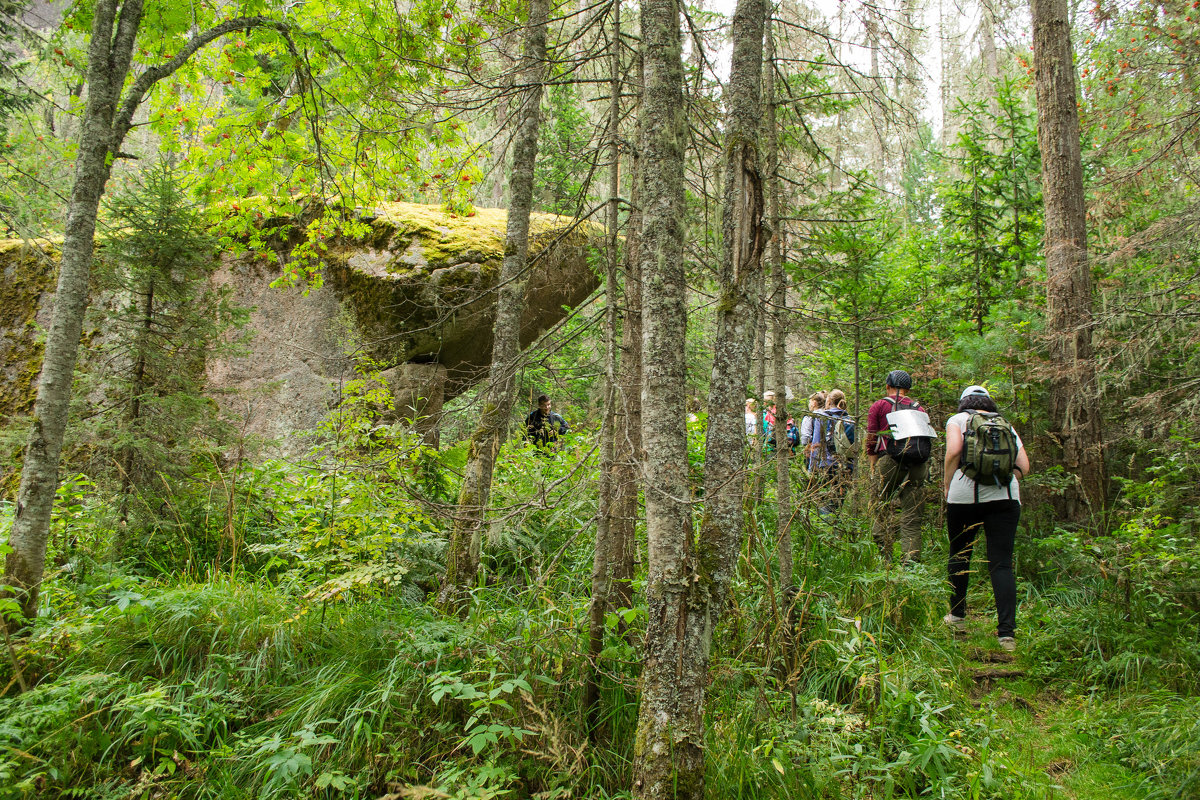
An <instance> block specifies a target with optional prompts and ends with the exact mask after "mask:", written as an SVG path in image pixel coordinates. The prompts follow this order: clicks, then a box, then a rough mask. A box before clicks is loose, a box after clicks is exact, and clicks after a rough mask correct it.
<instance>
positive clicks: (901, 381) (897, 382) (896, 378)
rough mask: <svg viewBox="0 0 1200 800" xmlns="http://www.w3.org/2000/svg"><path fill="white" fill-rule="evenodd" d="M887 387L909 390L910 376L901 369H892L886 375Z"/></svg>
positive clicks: (910, 384) (910, 386) (910, 385)
mask: <svg viewBox="0 0 1200 800" xmlns="http://www.w3.org/2000/svg"><path fill="white" fill-rule="evenodd" d="M887 385H888V386H891V387H893V388H895V389H911V388H912V375H909V374H908V373H907V372H905V371H904V370H902V369H894V370H892V371H891V372H889V373H888V376H887Z"/></svg>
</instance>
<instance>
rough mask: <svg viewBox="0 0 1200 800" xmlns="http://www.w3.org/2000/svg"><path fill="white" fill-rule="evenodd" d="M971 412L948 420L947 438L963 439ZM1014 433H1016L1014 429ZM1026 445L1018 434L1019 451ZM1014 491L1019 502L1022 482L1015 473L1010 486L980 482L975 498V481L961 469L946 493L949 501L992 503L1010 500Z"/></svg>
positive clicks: (961, 413)
mask: <svg viewBox="0 0 1200 800" xmlns="http://www.w3.org/2000/svg"><path fill="white" fill-rule="evenodd" d="M970 416H971V415H970V414H968V413H967V412H966V411H960V412H959V413H957V414H955V415H954V416H953V417H951V418H950V419H948V420H946V440H947V441H949V439H950V437H951V436H957V437H958V438H959V440H960V441H961V440H962V438H963V434H964V433H966V430H967V420H968V419H970ZM1013 433H1016V431H1015V430H1014V431H1013ZM1024 447H1025V445H1023V444H1022V443H1021V436H1020V434H1017V452H1020V451H1021V450H1022V449H1023V448H1024ZM1010 490H1011V491H1012V498H1011V499H1013V500H1016V501H1017V502H1020V500H1021V484H1020V483H1019V482H1018V481H1017V476H1016V474H1015V473H1014V474H1013V476H1012V477H1011V478H1009V481H1008V486H1007V487H1005V486H996V485H995V484H987V483H981V484H979V500H978V501H977V500H976V499H975V481H974V480H973V479H971V478H968V477H967V476H966V475H964V474H963V471H962V470H961V469H956V470H955V471H954V477H953V478H951V479H950V491H949V492H947V493H946V502H947V503H966V504H970V503H975V502H979V503H990V502H992V501H994V500H1008V499H1010V498H1009V496H1008V493H1009V491H1010Z"/></svg>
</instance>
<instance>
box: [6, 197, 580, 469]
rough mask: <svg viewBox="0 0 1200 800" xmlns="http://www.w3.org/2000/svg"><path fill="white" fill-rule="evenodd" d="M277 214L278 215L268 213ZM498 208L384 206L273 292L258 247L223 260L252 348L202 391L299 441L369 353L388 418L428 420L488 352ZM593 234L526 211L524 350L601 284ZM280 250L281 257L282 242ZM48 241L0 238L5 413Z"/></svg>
mask: <svg viewBox="0 0 1200 800" xmlns="http://www.w3.org/2000/svg"><path fill="white" fill-rule="evenodd" d="M272 222H273V223H278V222H280V220H273V221H272ZM505 222H506V213H505V211H504V210H502V209H477V210H476V212H475V214H474V216H471V217H465V218H464V217H458V218H454V217H451V216H450V215H448V214H446V213H445V212H443V211H442V210H441V209H440V208H439V207H435V206H425V205H418V204H411V203H393V204H386V205H383V206H381V207H379V208H377V209H376V210H375V212H374V215H373V216H372V217H370V218H369V219H368V220H367V224H366V227H365V231H364V233H363V234H362V235H358V236H354V237H346V238H341V239H337V240H333V241H330V242H328V243H327V245H326V246H327V249H326V250H325V252H324V254H323V259H322V261H323V265H322V266H323V271H324V276H325V283H324V285H323V286H322V287H320V288H317V289H311V290H308V291H305V290H302V289H299V288H291V289H275V288H271V287H270V283H271V282H272V281H273V280H274V279H275V278H277V277H278V273H277V272H275V271H274V270H272V269H266V268H264V267H263V263H264V262H262V261H261V260H258V259H255V258H253V257H249V256H244V257H233V256H230V255H223V256H222V263H221V267H220V268H219V269H218V271H217V273H216V275H215V276H214V280H215V281H216V282H217V283H218V284H220V285H223V286H225V287H227V288H228V289H229V290H230V291H231V293H232V298H231V299H232V301H233V302H234V303H236V304H237V305H240V306H243V307H247V308H251V309H253V310H252V312H251V315H250V321H249V324H248V328H249V332H250V334H251V339H250V342H249V344H248V351H247V352H246V353H245V354H243V355H239V356H237V357H227V358H223V359H220V360H217V361H213V362H211V363H210V364H209V365H208V368H207V372H208V375H207V380H208V388H209V390H210V391H211V392H212V393H213V395H214V396H215V397H216V398H217V400H218V402H220V404H221V405H222V407H223V408H224V409H225V411H227V412H229V413H230V415H231V416H233V417H235V418H237V419H240V420H242V421H243V422H244V424H243V430H244V432H245V433H247V434H251V435H258V436H262V437H265V438H269V439H272V440H275V441H278V442H283V443H285V444H284V448H283V449H284V450H290V451H294V450H296V449H299V448H301V447H303V446H304V442H303V440H302V439H298V438H297V437H295V433H296V432H297V431H303V430H311V429H312V428H314V427H315V426H316V425H317V423H318V422H319V421H320V420H321V419H322V418H323V417H324V416H325V415H326V414H327V413H328V411H329V410H330V408H332V407H335V406H336V405H337V404H338V403H339V402H340V395H341V393H342V391H344V389H345V384H346V382H347V381H349V380H352V379H353V378H354V377H356V375H355V364H356V363H358V362H360V361H361V360H362V359H363V357H369V358H370V359H371V360H372V362H373V363H374V365H375V366H376V367H377V368H378V369H379V370H380V371H381V376H382V377H383V378H384V380H386V381H387V382H388V384H389V386H390V388H391V389H392V393H393V396H394V397H395V401H396V402H395V409H394V411H393V412H392V414H393V418H394V419H396V420H404V419H414V418H420V417H424V418H426V420H425V421H424V422H418V428H419V429H421V430H424V431H426V432H427V433H428V438H429V439H431V440H433V439H435V438H436V432H435V428H434V427H433V425H434V423H435V421H436V417H437V415H438V413H439V412H440V410H441V407H442V403H443V402H444V401H445V400H448V399H451V398H453V397H455V396H457V395H458V394H460V393H462V392H463V391H464V390H466V389H467V388H469V387H470V386H471V385H472V384H473V383H475V382H476V381H478V380H479V379H480V378H481V377H483V376H484V375H485V374H486V371H487V368H488V365H489V363H490V360H491V349H492V323H493V320H494V317H495V288H496V287H495V281H496V276H497V275H498V274H499V272H500V263H501V260H502V259H503V256H504V229H505ZM597 233H598V231H597V230H594V229H592V228H590V227H587V226H586V225H582V226H581V225H573V224H572V221H571V220H568V219H565V218H561V217H555V216H551V215H546V214H535V215H534V219H533V220H532V230H531V236H530V243H531V249H530V258H531V266H530V271H529V279H528V284H527V291H526V312H525V316H524V317H523V318H522V320H521V345H522V346H523V347H525V346H528V345H529V344H531V343H532V342H534V341H535V340H536V339H537V337H538V336H540V335H541V334H542V333H543V332H545V331H546V330H547V329H548V328H550V327H551V326H552V325H554V324H555V323H557V322H559V321H560V320H562V319H563V317H564V316H565V315H566V311H565V310H564V309H565V308H570V307H573V306H575V305H578V304H579V303H581V302H582V301H584V300H585V299H587V297H588V296H589V295H590V294H591V293H592V292H593V291H594V290H595V289H596V287H597V286H598V285H599V281H598V279H597V276H596V275H595V274H594V273H593V272H592V270H591V268H590V266H589V263H588V255H589V245H590V242H591V241H592V238H593V237H595V236H596V235H597ZM278 250H279V253H280V255H281V256H283V257H285V258H286V257H288V256H289V255H290V250H289V248H288V246H286V245H281V246H280V247H279V248H278ZM44 253H50V254H51V256H52V257H55V258H56V256H57V254H56V252H55V251H54V250H53V248H45V247H43V248H42V250H41V251H37V252H35V251H31V250H30V249H29V248H28V247H25V246H24V245H22V244H21V243H20V242H11V241H0V277H2V278H3V284H0V368H2V371H0V423H3V422H4V420H5V418H7V417H9V416H11V415H17V414H22V413H27V412H28V411H29V410H30V408H31V407H32V397H33V392H34V388H35V382H36V376H37V370H38V368H39V367H40V360H41V347H40V342H39V328H40V325H44V324H45V321H47V320H48V316H49V315H48V310H49V308H50V304H51V303H52V302H53V294H52V293H53V271H54V262H53V261H52V260H50V259H48V258H47V257H46V256H45V255H44Z"/></svg>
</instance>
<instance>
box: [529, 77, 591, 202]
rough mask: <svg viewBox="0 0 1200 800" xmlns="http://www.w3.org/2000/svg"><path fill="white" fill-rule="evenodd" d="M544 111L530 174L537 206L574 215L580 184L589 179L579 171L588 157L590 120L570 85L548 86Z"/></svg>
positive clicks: (582, 192) (582, 187)
mask: <svg viewBox="0 0 1200 800" xmlns="http://www.w3.org/2000/svg"><path fill="white" fill-rule="evenodd" d="M546 101H547V103H546V104H547V105H548V107H549V108H548V112H549V113H545V112H543V113H544V114H545V116H546V118H547V119H546V122H544V123H543V124H542V127H541V142H540V144H539V145H538V162H537V167H536V169H535V171H534V186H535V190H534V191H535V197H536V198H538V201H537V202H538V205H539V207H541V208H544V209H545V210H547V211H553V212H554V213H556V214H571V215H574V214H575V213H576V212H577V211H578V210H579V208H580V205H581V203H582V202H583V201H582V199H581V198H582V197H583V196H584V189H585V185H584V181H587V180H589V179H590V178H591V176H590V175H589V174H587V173H584V172H582V171H581V170H580V165H581V164H583V163H584V161H585V159H586V158H587V156H588V149H587V148H588V146H589V145H590V144H591V140H592V135H591V131H592V129H593V127H594V126H593V123H592V120H590V119H589V118H588V116H587V113H586V112H585V111H584V108H583V105H582V104H581V103H580V101H579V96H578V92H577V91H576V89H575V86H574V84H572V83H567V82H559V83H554V84H551V86H550V87H549V89H548V90H547V92H546Z"/></svg>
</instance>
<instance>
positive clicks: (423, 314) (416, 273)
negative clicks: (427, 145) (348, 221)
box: [326, 203, 599, 399]
mask: <svg viewBox="0 0 1200 800" xmlns="http://www.w3.org/2000/svg"><path fill="white" fill-rule="evenodd" d="M505 222H506V212H505V211H504V210H502V209H477V210H476V212H475V215H474V216H472V217H467V218H463V217H458V218H452V217H450V216H449V215H447V214H445V213H444V212H443V211H441V210H440V209H438V208H434V207H430V206H423V205H416V204H412V203H393V204H388V205H385V206H382V207H380V208H379V209H377V216H376V217H375V218H374V219H373V220H372V221H371V223H370V226H371V233H370V234H369V235H368V236H367V237H364V238H363V239H361V240H355V241H350V242H347V243H345V244H344V245H342V246H338V247H331V248H330V250H329V254H328V258H327V268H326V272H327V275H328V281H329V284H330V286H331V287H332V288H333V290H334V291H335V292H336V293H337V294H338V296H339V298H340V299H341V300H342V302H343V303H345V304H346V306H347V307H348V308H350V309H351V310H352V311H353V313H354V316H355V320H356V323H357V325H356V327H357V330H358V331H359V333H360V334H361V336H362V337H363V345H364V346H365V347H366V348H367V349H368V350H369V351H370V352H371V354H372V355H373V356H375V357H376V358H377V359H379V360H380V361H382V362H384V363H389V364H400V363H420V364H440V365H441V366H442V367H443V368H444V369H445V371H446V399H450V398H452V397H454V396H456V395H458V394H459V393H461V392H462V391H463V390H464V389H466V388H467V387H469V386H471V385H473V384H474V383H475V382H476V381H477V380H478V379H479V378H480V377H481V371H486V370H487V367H488V365H489V364H490V363H491V354H492V323H493V321H494V319H495V292H494V290H495V282H496V276H497V275H498V274H499V272H500V263H501V261H502V260H503V257H504V228H505ZM592 233H594V231H592V230H591V229H590V228H589V227H587V226H574V227H573V226H572V225H571V221H570V220H567V219H564V218H561V217H555V216H551V215H548V214H535V215H534V218H533V220H532V226H531V231H530V259H531V263H530V269H529V278H528V285H527V290H526V308H525V315H524V317H523V318H522V319H521V346H522V347H527V346H529V345H530V344H532V343H533V341H534V340H535V339H536V338H537V337H538V336H540V335H541V334H542V333H544V332H545V331H546V329H548V328H549V327H550V326H551V325H553V324H555V323H557V322H558V321H559V320H561V319H562V318H563V316H564V312H563V308H564V307H567V308H570V307H573V306H576V305H578V304H579V303H581V302H583V301H584V300H586V299H587V297H588V295H590V294H591V293H592V292H593V291H594V290H595V289H596V287H597V286H598V285H599V281H598V279H597V277H596V275H595V274H594V273H593V272H592V270H591V268H590V266H589V265H588V244H589V235H590V234H592Z"/></svg>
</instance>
